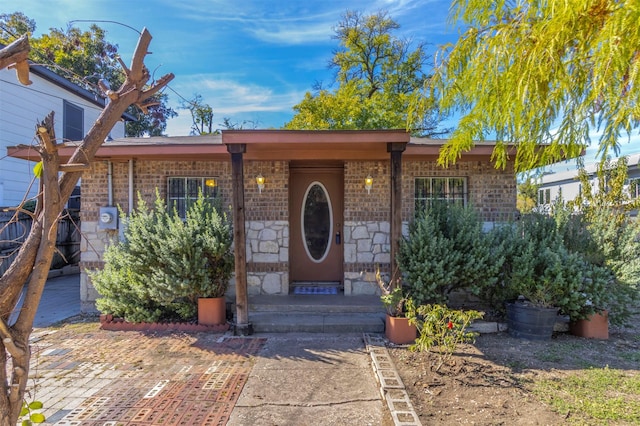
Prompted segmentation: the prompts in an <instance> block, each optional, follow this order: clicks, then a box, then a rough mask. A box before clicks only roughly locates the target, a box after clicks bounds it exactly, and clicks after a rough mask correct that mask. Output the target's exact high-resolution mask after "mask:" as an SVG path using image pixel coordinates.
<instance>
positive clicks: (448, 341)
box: [407, 303, 484, 371]
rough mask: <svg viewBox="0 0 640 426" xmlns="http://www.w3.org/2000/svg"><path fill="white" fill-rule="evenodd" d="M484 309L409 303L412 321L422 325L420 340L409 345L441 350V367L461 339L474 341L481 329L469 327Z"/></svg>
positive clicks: (481, 315) (422, 348)
mask: <svg viewBox="0 0 640 426" xmlns="http://www.w3.org/2000/svg"><path fill="white" fill-rule="evenodd" d="M483 315H484V314H483V313H482V312H478V311H472V310H467V311H463V310H455V309H449V308H448V307H446V306H443V305H421V306H418V307H417V308H416V307H415V305H413V304H412V303H410V304H409V309H408V312H407V317H408V318H409V323H411V324H415V325H416V328H417V329H418V334H419V336H418V338H417V339H416V342H415V343H414V344H413V345H411V346H410V347H409V349H410V350H412V351H434V352H435V353H436V354H438V358H439V362H440V363H439V364H438V365H437V366H436V368H435V370H436V371H438V370H439V369H440V367H442V365H443V364H444V363H445V362H447V361H448V360H449V359H450V358H451V356H452V355H453V353H454V352H455V350H456V347H457V346H458V344H460V343H467V342H473V341H474V340H475V338H476V336H477V335H478V333H475V332H471V331H467V327H468V326H469V325H470V324H471V322H472V321H473V320H476V319H480V318H482V317H483Z"/></svg>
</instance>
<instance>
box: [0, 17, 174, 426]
mask: <svg viewBox="0 0 640 426" xmlns="http://www.w3.org/2000/svg"><path fill="white" fill-rule="evenodd" d="M150 42H151V34H150V33H149V32H148V31H147V30H146V29H144V30H143V31H142V34H141V35H140V39H139V40H138V45H137V46H136V49H135V52H134V56H133V59H132V61H131V68H130V69H129V68H127V66H126V65H125V64H124V63H123V62H122V61H120V65H121V66H122V68H123V69H124V71H125V74H126V80H125V82H124V84H123V85H122V86H121V87H120V89H118V90H117V91H111V90H105V95H107V96H108V97H109V99H110V102H109V103H108V104H107V106H106V107H105V108H104V110H103V111H102V113H101V114H100V116H99V117H98V120H97V121H96V122H95V123H94V125H93V126H92V127H91V130H89V133H87V135H86V136H85V138H84V139H83V141H82V143H81V144H80V145H79V146H78V148H77V149H76V150H75V152H74V154H73V155H72V156H71V158H70V159H69V160H68V161H67V162H66V163H64V164H63V163H61V161H60V158H59V156H58V152H57V145H56V138H55V134H54V130H53V119H54V116H53V113H51V114H49V115H48V116H47V117H46V118H45V119H44V120H43V121H42V122H41V123H39V124H38V126H37V128H36V136H37V138H38V145H37V146H36V147H35V149H36V150H37V151H38V153H39V154H40V156H41V158H42V164H43V172H42V176H41V178H40V179H41V188H42V193H41V194H40V198H39V201H40V200H41V202H39V203H38V207H37V209H36V211H35V213H34V215H33V225H32V227H31V231H30V232H29V235H28V236H27V239H26V241H25V242H24V244H23V245H22V246H21V248H20V251H19V253H18V255H17V258H16V259H15V260H14V262H13V264H12V265H11V267H10V268H9V269H8V270H7V271H6V272H5V274H4V275H3V276H2V277H0V337H1V338H2V340H1V341H0V379H1V380H0V386H2V390H1V392H0V426H14V425H15V424H16V422H17V420H18V417H19V414H20V409H21V406H22V401H23V399H24V394H25V389H26V385H27V378H28V375H29V361H30V358H31V353H30V349H29V336H30V334H31V331H32V328H33V321H34V318H35V314H36V310H37V308H38V305H39V303H40V297H41V296H42V291H43V289H44V284H45V281H46V279H47V274H48V272H49V268H50V265H51V260H52V258H53V254H54V250H55V240H56V233H57V226H58V219H59V218H60V215H61V213H62V210H63V208H64V205H65V203H66V201H67V200H68V199H69V197H70V195H71V192H72V191H73V189H74V187H75V186H76V184H77V182H78V179H79V178H80V177H81V175H82V171H83V170H87V169H88V168H89V165H90V163H91V162H92V161H93V158H94V156H95V153H96V151H97V150H98V148H99V147H100V146H101V145H102V143H103V142H104V140H105V139H106V138H107V136H108V135H109V132H110V131H111V129H112V128H113V126H114V125H115V123H116V122H117V121H118V120H119V119H120V117H122V114H123V113H124V112H125V110H126V109H127V108H128V107H129V106H130V105H132V104H136V105H138V106H139V107H140V108H141V109H142V110H143V111H145V110H146V108H145V107H146V105H145V101H146V100H147V99H148V98H149V97H151V96H153V95H154V94H155V93H157V92H158V91H159V90H160V89H162V88H163V87H164V86H166V85H167V84H168V83H169V81H171V80H172V79H173V77H174V76H173V74H167V75H165V76H163V77H162V78H160V79H159V80H158V81H156V82H154V83H153V84H152V85H151V87H149V88H147V89H145V85H146V83H147V81H148V80H149V71H148V70H147V68H146V67H145V66H144V58H145V56H146V54H147V48H148V47H149V43H150ZM14 44H15V43H12V44H11V45H10V46H7V48H5V49H3V50H2V51H0V65H1V66H0V68H2V67H5V66H9V65H11V64H12V63H15V64H16V65H15V66H13V67H14V68H16V71H17V72H18V79H19V80H20V81H21V82H23V84H28V83H26V82H25V80H24V77H25V76H24V64H27V62H26V56H15V55H14V56H13V58H14V59H13V62H11V61H10V60H7V61H6V63H5V62H3V60H4V55H3V53H6V52H5V50H6V49H8V48H9V47H11V46H13V45H14ZM26 52H27V53H28V41H27V51H26ZM21 54H22V53H18V55H21ZM7 57H8V55H7ZM26 81H27V82H28V65H27V73H26ZM25 284H26V285H27V290H26V294H25V296H24V302H23V305H22V309H21V310H20V312H19V315H18V317H17V319H16V321H15V323H13V324H9V322H8V321H9V314H10V313H11V311H12V310H13V309H15V307H16V304H17V301H18V297H19V295H20V292H21V290H22V288H23V287H24V285H25ZM7 366H9V367H10V368H9V369H7Z"/></svg>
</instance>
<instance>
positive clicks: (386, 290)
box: [376, 269, 418, 345]
mask: <svg viewBox="0 0 640 426" xmlns="http://www.w3.org/2000/svg"><path fill="white" fill-rule="evenodd" d="M376 282H377V283H378V287H379V288H380V293H381V295H380V300H381V301H382V304H383V305H384V306H385V309H386V317H385V327H384V333H385V336H386V337H387V339H389V341H390V342H392V343H395V344H397V345H404V344H407V343H413V342H415V340H416V337H417V333H418V329H417V327H416V326H415V324H411V323H409V318H407V316H406V312H407V310H408V307H409V305H411V304H412V301H411V298H408V297H406V296H405V293H404V289H403V286H402V281H401V280H400V279H397V278H396V279H393V278H392V279H390V280H389V282H386V281H385V280H384V279H383V278H382V275H381V274H380V270H379V269H378V270H377V271H376Z"/></svg>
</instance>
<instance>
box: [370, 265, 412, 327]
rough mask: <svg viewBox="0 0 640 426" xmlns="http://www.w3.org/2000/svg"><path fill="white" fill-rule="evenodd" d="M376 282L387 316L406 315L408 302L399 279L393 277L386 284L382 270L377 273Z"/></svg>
mask: <svg viewBox="0 0 640 426" xmlns="http://www.w3.org/2000/svg"><path fill="white" fill-rule="evenodd" d="M376 282H377V283H378V287H379V288H380V300H381V301H382V304H383V305H384V306H385V309H386V311H387V314H389V315H390V316H392V317H403V316H404V315H405V313H406V310H405V304H406V303H407V302H408V299H407V297H406V296H405V291H404V288H403V285H402V280H401V279H400V278H399V277H395V278H394V277H392V278H391V279H390V280H389V282H386V281H385V279H384V278H383V277H382V274H381V273H380V269H378V270H377V271H376Z"/></svg>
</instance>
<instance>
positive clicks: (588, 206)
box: [569, 157, 640, 225]
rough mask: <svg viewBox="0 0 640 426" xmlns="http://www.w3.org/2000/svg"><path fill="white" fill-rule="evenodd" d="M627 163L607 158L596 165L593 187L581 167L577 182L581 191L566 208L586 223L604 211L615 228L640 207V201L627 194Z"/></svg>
mask: <svg viewBox="0 0 640 426" xmlns="http://www.w3.org/2000/svg"><path fill="white" fill-rule="evenodd" d="M627 163H628V158H627V157H620V158H618V159H617V160H615V161H612V160H611V159H610V158H607V159H605V160H604V161H602V162H600V163H598V169H597V170H596V185H595V186H594V185H593V184H592V183H591V176H590V175H589V173H588V172H587V171H586V170H585V169H584V168H581V169H580V170H579V171H578V179H579V180H580V185H581V187H582V190H581V191H580V193H579V194H578V196H577V197H576V198H575V199H574V200H573V201H572V202H570V203H569V206H570V207H573V208H575V209H577V210H578V211H579V212H581V213H582V214H583V215H584V216H585V217H586V220H587V221H589V222H593V221H594V220H596V217H597V216H598V215H600V214H601V212H602V211H604V210H606V211H607V212H608V214H609V215H610V216H611V219H613V220H614V222H615V224H616V225H622V224H624V223H625V222H627V221H628V220H627V219H628V213H629V212H631V211H633V210H637V209H639V208H640V198H635V197H632V195H631V194H630V192H629V189H630V188H629V186H628V185H627V183H628V177H629V169H628V166H627ZM612 215H613V216H612Z"/></svg>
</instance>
